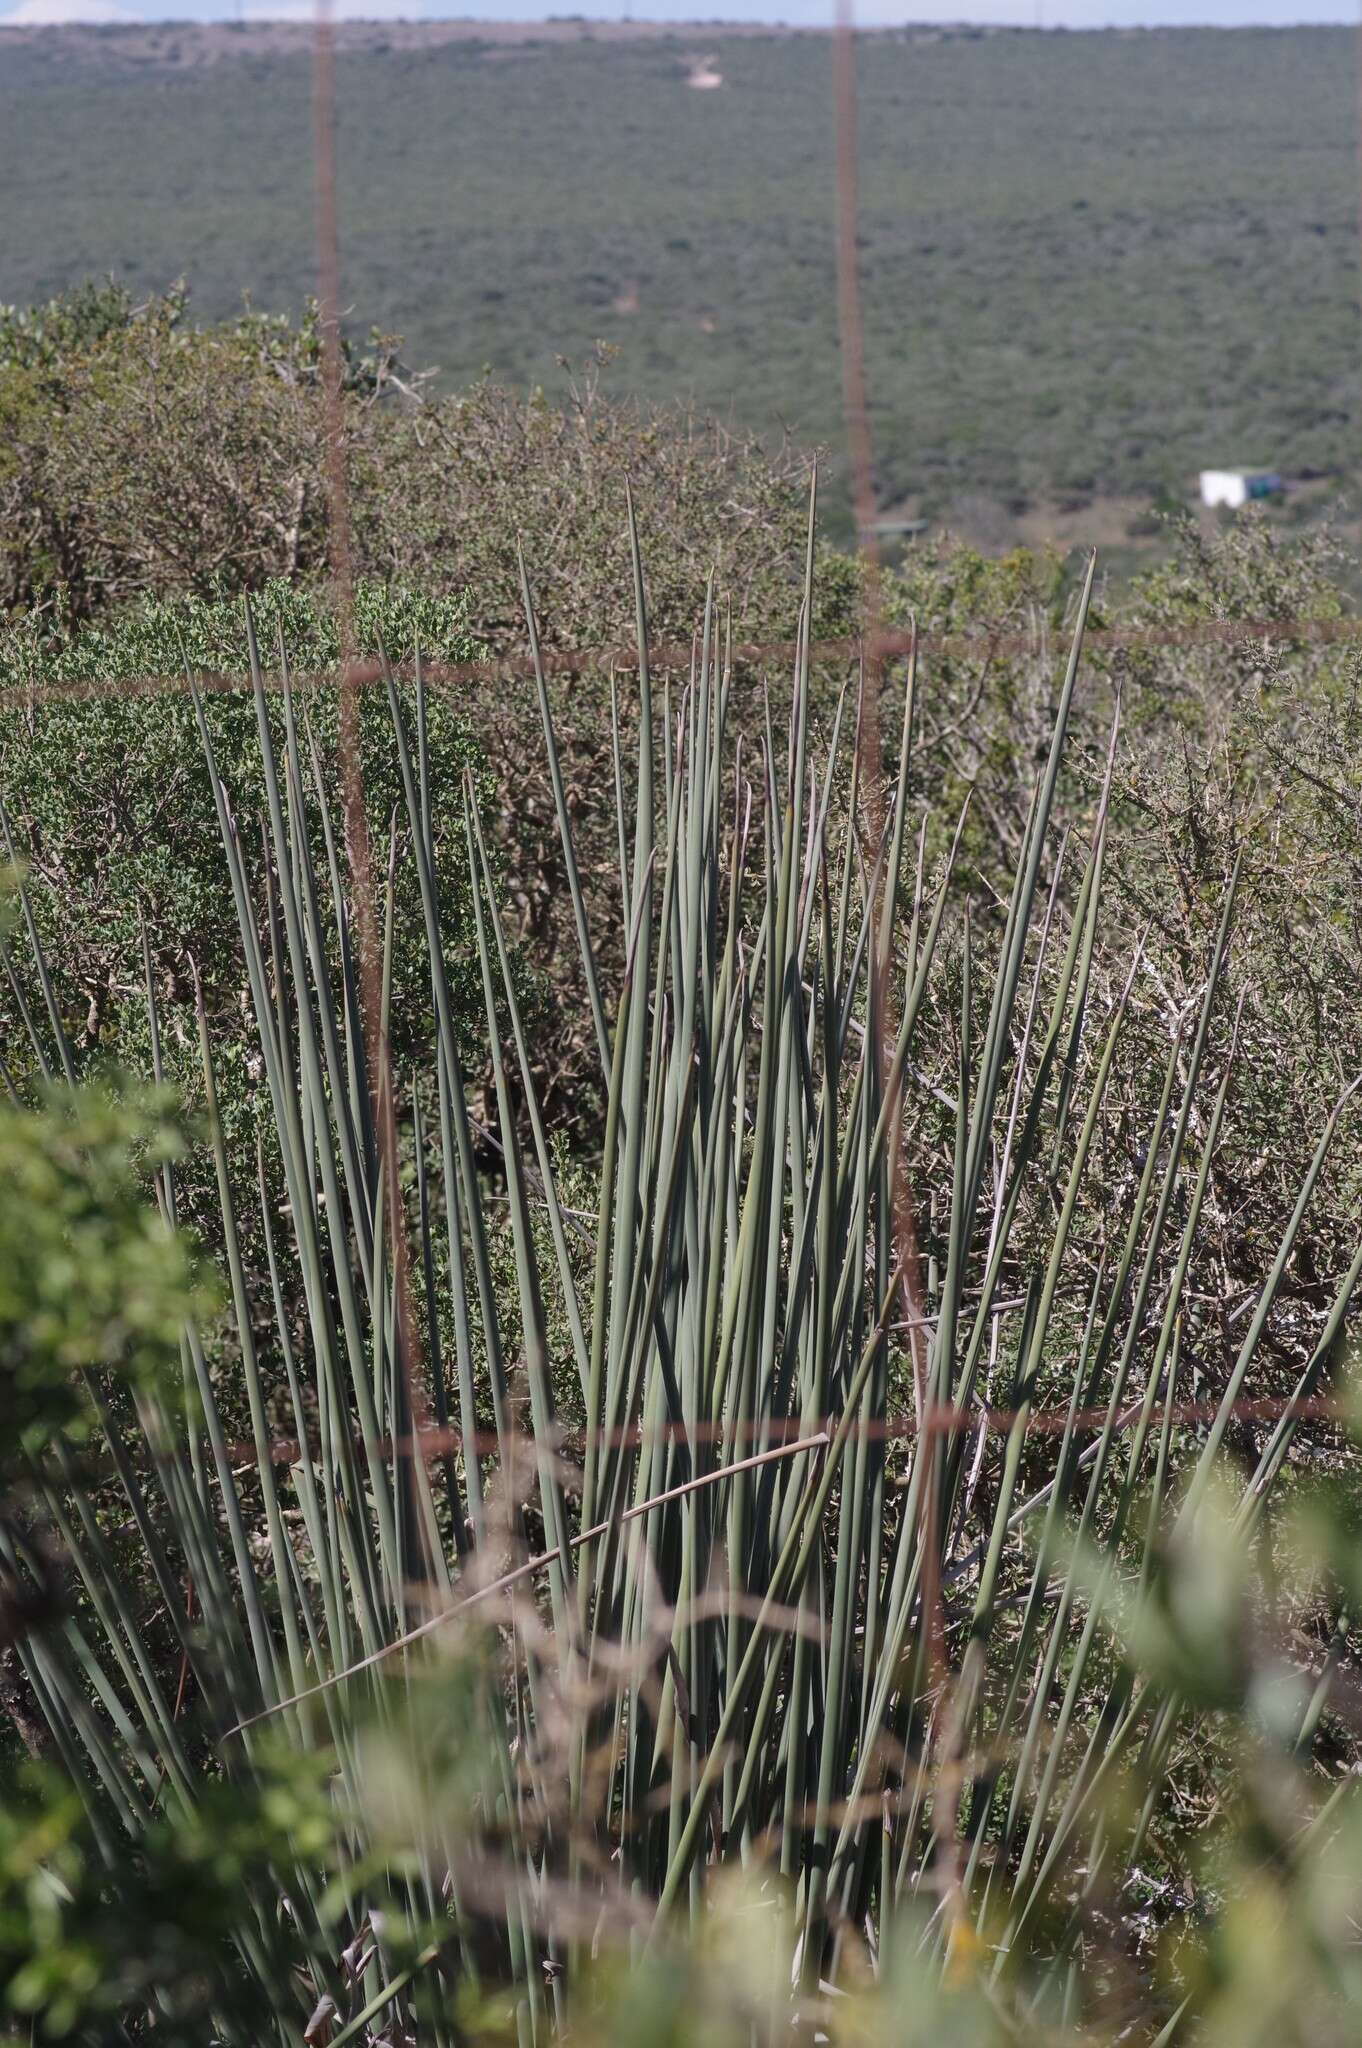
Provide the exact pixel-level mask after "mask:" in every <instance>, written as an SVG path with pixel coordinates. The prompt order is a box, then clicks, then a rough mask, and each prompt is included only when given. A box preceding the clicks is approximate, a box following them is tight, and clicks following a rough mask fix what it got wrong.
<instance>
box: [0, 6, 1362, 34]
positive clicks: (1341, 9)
mask: <svg viewBox="0 0 1362 2048" xmlns="http://www.w3.org/2000/svg"><path fill="white" fill-rule="evenodd" d="M1358 4H1359V0H856V18H857V20H858V21H860V22H862V23H863V24H864V25H865V26H867V27H872V26H878V25H881V24H885V23H896V22H908V21H942V20H948V21H969V22H978V23H990V24H997V25H1004V26H1008V27H1028V28H1033V27H1036V26H1037V25H1040V26H1042V27H1046V28H1070V29H1082V28H1156V27H1186V26H1190V25H1192V24H1193V23H1197V24H1201V23H1205V24H1208V25H1213V26H1215V27H1217V28H1245V27H1254V28H1267V27H1284V26H1288V25H1290V24H1293V23H1299V22H1343V23H1348V24H1355V23H1356V22H1357V19H1358ZM626 11H628V12H632V14H633V15H634V17H635V19H638V20H645V21H646V20H662V21H714V20H716V19H722V20H726V21H749V22H750V21H783V22H789V23H792V24H796V25H799V26H806V25H808V26H812V25H816V24H820V23H822V22H824V21H826V20H828V19H829V18H830V16H831V13H832V0H632V4H631V5H630V4H628V0H336V12H337V13H338V14H346V15H359V16H366V17H368V16H372V17H381V16H388V17H392V16H404V17H406V18H408V19H413V18H422V17H424V18H425V19H433V18H435V17H438V16H442V15H458V16H462V17H464V18H468V17H474V18H476V17H481V18H483V19H491V20H501V21H508V20H543V18H544V17H545V16H546V15H548V14H555V13H557V14H568V13H573V14H586V15H591V16H595V17H600V18H603V19H614V20H618V18H619V17H620V15H621V14H623V13H625V12H626ZM307 12H310V8H309V6H308V0H277V4H274V5H271V0H9V4H7V0H0V26H3V25H4V24H5V23H6V22H16V21H29V22H37V21H61V20H98V21H139V20H140V21H155V20H167V19H174V20H178V21H222V20H230V19H233V18H236V17H239V16H240V15H241V14H243V13H244V14H247V15H250V16H253V17H255V18H256V19H261V18H265V17H268V16H270V15H272V14H277V15H279V16H280V17H288V18H292V19H295V20H296V19H297V18H298V16H299V15H300V14H303V13H307Z"/></svg>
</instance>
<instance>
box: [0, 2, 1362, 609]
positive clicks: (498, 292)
mask: <svg viewBox="0 0 1362 2048" xmlns="http://www.w3.org/2000/svg"><path fill="white" fill-rule="evenodd" d="M1013 11H1014V12H1015V11H1017V10H1015V9H1014V10H1013ZM1022 11H1025V10H1022ZM444 28H445V25H444V24H430V25H429V26H428V27H427V28H426V29H425V33H426V34H427V35H429V36H430V37H431V38H432V40H433V39H434V37H436V36H438V35H439V34H440V33H441V30H442V29H444ZM349 33H350V34H352V35H353V36H354V37H355V39H356V41H359V42H362V43H364V44H366V45H367V46H368V47H367V48H365V49H363V50H361V51H357V52H356V54H354V55H352V56H346V57H344V58H343V59H342V62H341V64H340V68H339V77H338V90H339V113H340V122H341V135H342V146H341V180H342V184H341V202H342V211H343V218H344V221H345V274H346V280H347V283H346V290H347V294H349V295H350V296H351V298H352V301H353V304H354V307H355V310H356V314H357V317H358V318H359V319H360V320H361V321H363V322H366V323H367V322H368V321H369V320H375V321H378V322H379V323H381V324H386V325H388V326H391V327H399V326H400V327H401V329H402V331H403V332H404V333H405V334H407V335H408V336H409V338H410V340H411V344H412V349H413V351H414V355H415V359H416V360H417V361H419V362H420V363H422V364H425V363H431V364H438V365H439V366H440V368H441V371H442V373H443V378H444V380H445V387H446V388H447V389H451V390H456V389H458V388H460V387H461V386H463V385H465V384H467V383H469V382H471V381H472V380H473V379H474V378H476V377H477V376H478V375H479V374H480V373H481V372H482V371H483V369H484V367H485V366H490V368H491V372H492V374H493V376H494V377H495V378H496V379H497V380H498V381H499V382H502V383H506V384H509V385H512V386H515V387H517V388H519V389H522V390H528V389H532V388H534V387H535V386H540V385H542V386H544V387H545V388H546V389H547V390H549V391H550V392H551V393H553V394H554V395H555V397H556V396H558V395H559V394H560V393H561V391H562V389H563V386H564V382H565V379H564V376H563V372H562V371H561V370H560V368H559V366H558V362H557V356H558V353H559V352H562V353H564V354H566V355H567V356H568V357H569V358H570V359H572V360H573V361H582V360H585V359H586V358H587V357H588V356H589V355H590V352H591V350H592V349H593V347H594V346H595V343H596V342H597V340H599V339H603V340H605V341H606V342H608V343H611V344H614V345H617V346H618V347H619V348H620V350H621V357H620V361H619V363H618V365H617V369H616V372H615V378H616V381H617V383H618V387H619V389H620V390H621V391H624V392H629V393H632V394H634V395H636V396H639V397H641V398H644V399H651V400H654V401H659V402H668V401H670V400H671V399H672V398H673V397H674V396H675V394H677V393H679V392H683V393H686V394H688V395H690V396H693V398H694V400H695V402H696V404H697V405H698V406H699V407H701V408H702V409H704V410H708V411H712V412H714V413H716V414H718V415H719V416H720V417H722V418H724V419H730V420H732V421H733V422H734V423H735V424H736V425H737V426H739V427H741V428H745V429H750V430H755V431H759V432H762V433H764V434H767V435H772V434H778V433H779V432H780V431H781V429H782V428H783V427H788V428H789V429H790V430H791V431H793V432H794V433H795V434H796V435H797V436H798V437H799V438H800V439H801V440H802V441H804V442H805V443H808V444H817V443H824V444H829V445H832V446H834V447H837V448H840V447H841V421H840V405H841V382H840V376H839V370H838V359H837V333H836V319H835V313H834V306H835V294H834V281H833V271H834V254H833V214H834V209H833V204H832V197H831V182H832V169H833V162H834V147H833V136H832V91H831V83H830V75H829V73H830V59H829V51H828V44H827V41H826V39H825V38H824V37H822V36H819V35H810V34H802V35H783V36H782V35H779V34H767V35H764V36H725V35H724V34H723V32H722V30H717V31H716V30H715V29H713V28H701V29H695V30H691V31H685V32H680V33H677V34H675V35H673V37H672V38H671V39H670V40H667V39H666V38H664V37H659V36H657V35H656V34H655V33H647V34H645V35H643V36H640V37H639V38H638V39H637V40H635V41H619V40H617V39H614V38H613V37H612V38H611V39H607V38H606V37H605V36H600V37H596V38H591V37H590V36H589V35H585V36H583V38H582V39H580V40H578V41H576V42H575V43H571V44H568V45H566V46H563V45H560V44H558V43H556V42H553V41H550V40H549V39H548V38H547V37H542V38H541V39H539V40H538V41H536V39H535V37H534V32H533V30H532V29H530V28H528V26H526V27H522V28H521V29H520V30H518V31H513V32H512V34H513V35H514V36H518V38H519V39H518V40H512V39H511V38H509V37H505V38H503V34H502V33H499V32H498V31H496V30H495V29H492V28H489V29H488V30H487V38H486V40H483V41H481V42H479V41H477V40H467V39H465V40H460V41H457V42H450V43H447V44H445V45H444V46H443V47H435V48H431V47H425V48H423V47H421V46H420V42H419V38H420V36H421V35H422V29H420V28H412V29H408V30H406V31H405V32H404V31H403V30H402V29H400V28H398V27H397V26H396V25H394V26H392V27H391V28H390V29H387V30H385V31H383V32H382V33H381V34H380V35H377V36H376V35H375V34H374V33H373V31H372V29H369V30H366V29H364V28H363V27H362V26H361V25H355V26H354V27H353V28H352V29H351V30H350V31H349ZM560 33H561V31H560ZM385 37H386V39H387V41H388V42H389V43H390V45H391V47H388V48H375V47H374V45H375V43H381V42H382V41H383V40H384V38H385ZM280 43H281V45H282V46H283V47H282V49H281V51H280V52H279V53H278V54H276V53H275V51H274V50H273V49H272V48H271V46H270V45H269V43H268V41H267V39H266V38H265V37H264V36H263V35H262V33H261V31H260V30H259V29H258V28H257V27H255V26H254V25H253V26H252V31H251V33H250V34H249V35H243V36H240V37H239V38H238V37H234V36H233V34H232V32H231V30H230V29H228V28H225V27H218V28H195V27H193V26H191V25H186V24H180V25H178V26H169V25H168V26H166V27H165V28H163V29H161V30H160V31H159V34H153V33H148V32H147V31H145V30H139V29H132V30H130V31H129V32H128V33H126V34H125V33H124V32H122V31H120V30H114V29H110V30H104V31H101V32H98V33H97V34H95V35H91V34H90V33H89V32H88V31H87V32H81V31H73V32H72V36H71V38H70V40H67V39H64V38H63V37H62V36H60V35H57V34H49V35H47V36H45V37H38V38H33V39H31V40H29V39H23V40H21V39H20V38H18V37H14V38H6V45H5V61H4V65H3V76H0V185H3V187H4V189H5V190H6V191H7V192H8V193H10V194H11V195H12V196H13V198H14V208H13V214H14V217H13V219H12V221H11V224H10V231H9V233H8V234H7V236H6V242H5V257H4V266H3V270H0V294H3V296H4V297H6V298H10V299H15V300H27V299H37V298H42V297H45V296H46V295H47V294H49V293H50V292H52V291H55V290H58V289H60V288H62V287H64V286H69V285H71V284H74V283H76V282H77V281H78V280H79V279H81V278H82V277H85V276H88V275H100V274H103V273H104V272H106V271H108V270H112V271H113V273H114V274H115V276H117V277H118V278H119V279H120V280H121V281H122V282H124V283H126V284H127V285H128V286H129V288H130V289H131V290H133V291H134V292H136V293H137V294H138V295H139V296H140V295H146V294H148V293H154V292H158V291H163V290H165V289H166V287H167V286H168V285H169V284H170V283H171V281H172V280H173V279H175V278H177V277H181V276H184V277H186V278H187V279H188V282H189V284H190V287H191V289H192V291H193V294H194V300H195V304H196V305H198V306H199V307H200V308H201V309H202V312H203V314H204V315H205V317H208V318H210V319H222V318H224V317H226V316H228V315H229V314H230V313H231V312H232V311H233V309H234V308H235V307H236V306H237V305H239V303H240V294H241V291H242V290H243V288H245V287H250V288H251V289H252V290H253V291H254V292H255V293H256V295H257V302H258V303H259V304H260V305H262V306H264V307H266V308H268V309H269V310H271V311H277V310H279V309H282V308H285V307H291V306H293V305H295V304H296V301H297V292H298V286H297V280H298V278H299V277H305V276H309V275H311V272H312V266H313V255H314V252H313V246H312V221H311V216H310V212H309V209H308V207H307V205H306V204H305V203H304V204H300V203H299V197H298V195H299V194H300V193H305V192H306V191H307V190H308V189H309V179H310V176H311V167H310V160H309V147H310V144H309V120H310V110H309V105H308V93H309V90H310V78H309V69H308V53H307V47H306V40H305V38H302V39H300V38H299V37H298V33H297V31H296V30H293V31H291V32H290V31H287V30H286V31H285V32H284V35H283V36H281V38H280ZM158 44H159V48H158V47H157V45H158ZM235 50H240V52H241V53H242V54H240V55H234V51H235ZM706 56H709V57H713V59H714V62H715V65H716V68H717V69H718V70H719V71H720V72H721V73H722V75H723V78H724V81H725V84H724V88H723V89H722V90H720V91H710V92H692V91H690V90H688V89H687V87H686V84H685V79H686V76H687V73H688V71H689V69H690V68H691V66H692V65H693V64H694V62H695V61H696V59H697V58H700V57H706ZM210 57H211V58H212V59H213V60H215V61H211V62H210V61H203V60H206V59H208V58H210ZM1353 71H1354V64H1353V52H1352V49H1351V44H1350V40H1349V31H1348V30H1347V29H1345V28H1342V27H1339V28H1333V29H1329V28H1312V29H1299V30H1294V31H1289V32H1284V33H1283V32H1276V33H1273V32H1253V31H1245V32H1242V33H1225V32H1223V31H1216V30H1196V29H1189V30H1187V31H1185V32H1171V31H1165V32H1161V33H1155V34H1148V35H1119V34H1111V35H1101V34H1092V35H1062V34H1055V35H1035V34H1010V35H994V36H986V35H982V34H979V33H977V32H976V33H975V34H973V35H970V34H954V35H950V34H945V35H943V34H941V33H940V32H929V31H926V30H919V31H917V32H916V33H914V32H912V31H909V32H907V33H904V32H902V31H900V32H898V33H897V34H884V35H877V36H873V37H872V36H867V37H866V38H865V39H864V44H863V58H862V64H861V71H860V89H859V107H860V129H861V139H862V154H863V173H862V194H861V197H862V217H861V237H862V242H863V250H864V254H863V262H864V265H865V278H866V293H865V300H866V304H865V312H866V322H867V349H868V366H869V375H870V392H871V399H872V404H873V408H874V426H875V436H876V443H877V447H878V451H879V457H880V465H881V467H880V476H879V483H880V487H881V495H882V499H883V502H884V503H885V504H886V505H897V504H898V503H899V502H900V501H901V500H902V499H904V498H908V499H910V500H913V501H915V502H920V504H921V505H922V508H923V509H924V510H925V511H926V512H927V513H928V514H929V515H930V516H932V517H933V518H939V519H944V520H945V521H946V522H947V523H948V524H952V525H955V526H959V525H961V524H964V525H965V526H966V529H967V530H968V531H970V532H971V535H972V537H976V538H978V539H979V540H980V541H981V542H982V541H983V540H984V539H985V538H987V541H988V544H989V545H991V546H1001V545H1005V544H1006V543H1007V541H1008V540H1009V538H1012V537H1016V536H1017V535H1018V532H1019V527H1018V521H1019V518H1020V517H1021V516H1022V514H1023V513H1024V510H1025V508H1027V507H1037V506H1039V507H1042V508H1044V507H1050V506H1054V507H1058V508H1060V509H1061V510H1062V509H1065V508H1068V509H1070V510H1072V508H1074V507H1076V506H1083V505H1087V504H1089V503H1094V504H1096V505H1097V507H1098V508H1099V511H1100V513H1101V516H1102V518H1103V527H1102V530H1101V537H1102V538H1103V539H1104V540H1106V541H1107V542H1108V544H1112V543H1117V542H1119V541H1121V540H1122V539H1123V538H1124V537H1125V529H1126V528H1127V527H1128V526H1130V525H1133V524H1137V523H1142V522H1146V515H1147V507H1148V504H1149V502H1150V500H1151V498H1153V497H1154V496H1155V494H1157V493H1159V492H1171V493H1172V494H1173V495H1174V496H1176V497H1177V498H1178V500H1179V501H1181V502H1186V500H1187V497H1188V494H1189V492H1190V490H1191V488H1192V484H1193V479H1194V478H1195V475H1196V472H1197V470H1198V469H1199V468H1202V467H1207V466H1210V467H1214V466H1217V465H1220V464H1222V463H1226V462H1238V461H1244V462H1266V463H1271V464H1273V465H1274V466H1277V467H1280V468H1281V469H1283V470H1284V471H1286V472H1287V473H1289V474H1291V475H1293V476H1301V477H1304V476H1316V477H1327V478H1331V479H1333V480H1334V481H1335V483H1336V484H1338V485H1342V486H1343V487H1345V488H1349V489H1352V488H1353V487H1354V486H1355V479H1356V475H1357V471H1356V466H1355V464H1354V461H1353V458H1352V455H1351V453H1350V452H1348V451H1351V450H1352V449H1354V448H1355V447H1356V446H1357V422H1358V373H1357V350H1356V331H1357V316H1356V306H1357V261H1356V256H1357V179H1356V176H1355V168H1354V166H1355V154H1356V121H1355V116H1356V107H1355V95H1354V93H1353V89H1352V77H1353ZM148 162H154V163H156V164H157V165H159V166H160V167H161V170H160V174H159V175H158V176H156V177H154V178H153V177H148V175H147V169H146V166H147V164H148ZM131 223H135V230H134V229H133V228H132V227H131V226H130V224H131ZM284 482H285V479H284V478H283V477H282V475H280V476H278V477H276V478H275V479H274V480H273V483H272V484H268V485H267V486H266V489H267V491H268V490H272V489H281V488H282V486H283V484H284ZM393 483H394V489H395V490H397V492H398V493H399V495H400V493H401V485H400V483H399V482H398V480H397V472H396V471H394V473H393ZM641 483H642V480H641V479H640V510H641V511H642V510H643V508H644V506H645V504H646V502H647V494H646V493H645V492H644V491H643V490H642V487H641ZM1112 500H1114V501H1115V502H1114V504H1111V505H1110V507H1109V509H1108V507H1106V506H1104V505H1103V501H1112ZM1069 530H1070V531H1071V532H1072V533H1073V537H1074V539H1075V540H1076V541H1081V540H1082V539H1083V538H1084V533H1083V529H1082V528H1081V526H1080V525H1079V523H1078V522H1076V521H1075V522H1072V524H1071V525H1070V527H1069ZM1158 538H1159V536H1158V534H1157V530H1155V532H1154V533H1153V535H1152V540H1153V542H1154V544H1155V545H1157V541H1158ZM1145 544H1146V545H1148V540H1146V543H1145ZM560 571H561V572H562V573H564V574H566V573H568V570H567V565H566V563H564V562H562V561H555V562H554V563H553V564H552V565H551V564H550V562H549V561H548V560H547V559H546V560H545V562H544V565H543V572H544V574H545V575H546V576H547V575H549V574H551V573H553V574H557V573H559V572H560ZM664 573H665V565H664V564H662V563H660V562H659V564H658V569H657V574H658V577H659V579H660V578H661V577H662V576H663V575H664ZM659 594H660V593H659ZM510 615H511V616H512V618H514V616H515V612H514V607H512V608H511V614H510Z"/></svg>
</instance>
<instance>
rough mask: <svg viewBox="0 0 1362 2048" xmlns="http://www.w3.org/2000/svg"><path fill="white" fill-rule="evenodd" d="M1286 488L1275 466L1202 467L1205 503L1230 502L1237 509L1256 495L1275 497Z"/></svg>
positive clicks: (1233, 509)
mask: <svg viewBox="0 0 1362 2048" xmlns="http://www.w3.org/2000/svg"><path fill="white" fill-rule="evenodd" d="M1283 488H1284V486H1283V483H1282V480H1281V478H1280V477H1279V476H1278V474H1277V472H1276V470H1275V469H1203V470H1202V472H1201V502H1202V504H1203V505H1212V506H1214V505H1228V507H1229V509H1230V510H1231V512H1238V511H1239V510H1240V509H1241V507H1242V506H1244V505H1247V504H1249V503H1250V502H1251V500H1253V499H1254V498H1273V497H1275V496H1276V495H1277V493H1278V491H1280V490H1282V489H1283Z"/></svg>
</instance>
